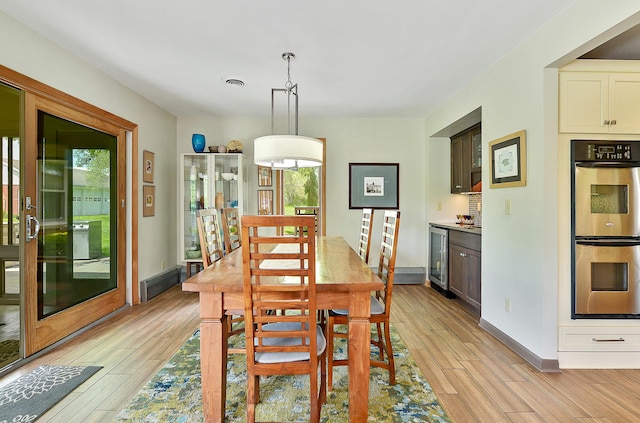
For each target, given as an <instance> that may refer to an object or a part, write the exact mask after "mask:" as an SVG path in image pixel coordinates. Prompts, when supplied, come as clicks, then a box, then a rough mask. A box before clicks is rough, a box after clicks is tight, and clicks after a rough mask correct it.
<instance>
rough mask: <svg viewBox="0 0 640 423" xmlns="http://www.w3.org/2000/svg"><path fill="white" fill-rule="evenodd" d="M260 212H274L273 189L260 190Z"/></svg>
mask: <svg viewBox="0 0 640 423" xmlns="http://www.w3.org/2000/svg"><path fill="white" fill-rule="evenodd" d="M258 214H273V191H271V190H270V189H259V190H258Z"/></svg>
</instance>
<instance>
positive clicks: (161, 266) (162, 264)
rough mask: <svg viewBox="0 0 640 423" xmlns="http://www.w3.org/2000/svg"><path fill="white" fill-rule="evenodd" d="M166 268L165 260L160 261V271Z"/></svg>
mask: <svg viewBox="0 0 640 423" xmlns="http://www.w3.org/2000/svg"><path fill="white" fill-rule="evenodd" d="M164 266H165V263H164V260H161V261H160V270H164Z"/></svg>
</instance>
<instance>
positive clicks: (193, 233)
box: [180, 154, 212, 261]
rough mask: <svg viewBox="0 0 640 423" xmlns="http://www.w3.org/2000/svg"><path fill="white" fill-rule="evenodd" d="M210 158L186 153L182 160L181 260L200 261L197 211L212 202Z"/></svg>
mask: <svg viewBox="0 0 640 423" xmlns="http://www.w3.org/2000/svg"><path fill="white" fill-rule="evenodd" d="M209 167H210V166H209V160H208V157H207V156H206V155H197V154H189V155H184V157H183V161H182V167H181V169H182V185H183V189H182V191H183V197H182V213H181V214H182V239H181V240H182V256H181V258H180V260H181V261H200V260H202V253H201V252H200V240H199V238H198V227H197V226H196V212H197V211H198V210H200V209H203V208H205V207H209V205H210V204H211V203H212V200H211V198H209V197H210V192H209V191H210V190H209V189H208V188H209V187H208V179H209V173H210V171H209Z"/></svg>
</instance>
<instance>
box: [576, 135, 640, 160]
mask: <svg viewBox="0 0 640 423" xmlns="http://www.w3.org/2000/svg"><path fill="white" fill-rule="evenodd" d="M571 145H572V150H573V151H572V152H573V160H574V161H575V162H581V161H588V162H630V161H639V160H640V141H625V142H619V141H586V140H573V141H572V142H571Z"/></svg>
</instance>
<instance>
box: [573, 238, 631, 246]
mask: <svg viewBox="0 0 640 423" xmlns="http://www.w3.org/2000/svg"><path fill="white" fill-rule="evenodd" d="M576 244H577V245H589V246H593V247H634V246H636V245H640V239H639V238H629V239H602V238H600V239H576Z"/></svg>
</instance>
